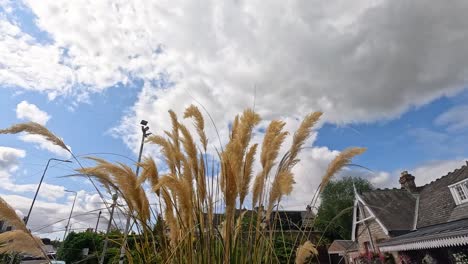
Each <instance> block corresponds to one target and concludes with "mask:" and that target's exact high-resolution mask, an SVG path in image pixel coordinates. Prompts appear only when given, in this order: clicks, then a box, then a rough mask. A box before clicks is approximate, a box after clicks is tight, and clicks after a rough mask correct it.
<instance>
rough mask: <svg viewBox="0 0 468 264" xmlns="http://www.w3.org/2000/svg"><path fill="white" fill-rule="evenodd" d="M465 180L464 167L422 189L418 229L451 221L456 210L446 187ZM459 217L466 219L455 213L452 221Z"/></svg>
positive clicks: (466, 169)
mask: <svg viewBox="0 0 468 264" xmlns="http://www.w3.org/2000/svg"><path fill="white" fill-rule="evenodd" d="M416 177H417V176H416ZM466 178H468V167H467V166H466V165H465V166H463V167H461V168H460V169H456V170H455V171H453V172H450V173H448V174H447V175H446V176H444V177H441V178H440V179H437V180H436V181H433V182H431V183H429V184H427V185H425V186H423V187H422V190H421V192H420V194H421V195H420V201H419V217H418V226H417V227H418V228H421V227H424V226H430V225H435V224H440V223H445V222H447V221H449V220H450V219H451V215H452V213H454V212H455V211H457V210H455V207H456V204H455V202H454V200H453V197H452V194H451V193H450V189H449V188H448V187H447V186H449V185H450V184H453V183H457V182H459V181H461V180H463V179H466ZM460 217H468V215H466V214H465V215H463V214H457V213H456V215H454V218H453V219H457V218H458V219H459V218H460Z"/></svg>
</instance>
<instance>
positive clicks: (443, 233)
mask: <svg viewBox="0 0 468 264" xmlns="http://www.w3.org/2000/svg"><path fill="white" fill-rule="evenodd" d="M467 234H468V219H462V220H458V221H452V222H448V223H443V224H438V225H433V226H427V227H422V228H420V229H418V230H416V231H413V232H410V233H407V234H404V235H401V236H398V237H394V238H391V239H389V240H386V241H385V242H382V243H379V247H387V246H393V245H401V244H408V243H414V242H421V241H430V240H440V239H445V238H450V237H454V236H455V237H456V236H464V235H467Z"/></svg>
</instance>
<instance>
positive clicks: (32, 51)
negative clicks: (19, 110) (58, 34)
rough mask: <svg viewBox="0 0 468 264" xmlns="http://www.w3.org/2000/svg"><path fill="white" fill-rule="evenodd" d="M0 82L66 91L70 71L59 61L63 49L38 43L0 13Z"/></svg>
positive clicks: (50, 94)
mask: <svg viewBox="0 0 468 264" xmlns="http://www.w3.org/2000/svg"><path fill="white" fill-rule="evenodd" d="M0 32H1V33H0V49H1V50H2V51H3V52H1V54H0V65H1V66H0V83H1V84H2V85H3V86H6V87H20V88H23V89H27V90H35V91H42V92H47V93H49V97H50V98H53V95H58V94H66V93H67V91H69V89H70V86H71V82H72V79H73V78H72V70H71V69H70V68H69V67H66V66H64V65H62V64H61V63H60V60H61V56H62V53H63V50H62V49H61V48H59V47H58V46H56V45H47V44H38V43H36V42H35V39H34V38H32V37H31V36H29V35H27V34H26V33H23V32H21V29H20V28H19V27H18V26H17V25H15V24H13V23H11V22H9V21H8V20H7V19H6V18H5V17H4V16H0Z"/></svg>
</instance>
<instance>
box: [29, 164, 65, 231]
mask: <svg viewBox="0 0 468 264" xmlns="http://www.w3.org/2000/svg"><path fill="white" fill-rule="evenodd" d="M53 160H55V161H59V162H68V163H71V161H70V160H62V159H55V158H51V159H49V161H47V165H46V167H45V169H44V172H43V173H42V177H41V181H40V182H39V185H38V186H37V190H36V194H34V198H33V201H32V203H31V207H30V208H29V212H28V215H27V216H26V218H25V219H24V225H27V224H28V221H29V217H30V216H31V211H32V209H33V206H34V203H35V202H36V198H37V194H38V193H39V190H40V189H41V185H42V181H43V180H44V176H45V174H46V171H47V168H49V164H50V162H51V161H53Z"/></svg>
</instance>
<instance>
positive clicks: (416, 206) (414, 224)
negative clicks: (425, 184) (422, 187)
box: [413, 194, 419, 230]
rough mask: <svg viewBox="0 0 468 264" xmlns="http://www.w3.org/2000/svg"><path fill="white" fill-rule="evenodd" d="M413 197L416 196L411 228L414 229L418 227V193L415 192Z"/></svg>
mask: <svg viewBox="0 0 468 264" xmlns="http://www.w3.org/2000/svg"><path fill="white" fill-rule="evenodd" d="M415 197H416V205H415V208H414V222H413V230H416V228H417V227H418V218H419V194H416V195H415Z"/></svg>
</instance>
